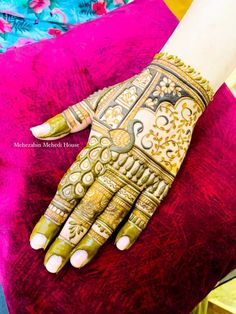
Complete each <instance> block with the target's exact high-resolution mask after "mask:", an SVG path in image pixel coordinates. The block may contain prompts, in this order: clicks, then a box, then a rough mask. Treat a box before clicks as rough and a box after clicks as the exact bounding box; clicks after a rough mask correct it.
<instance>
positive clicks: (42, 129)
mask: <svg viewBox="0 0 236 314" xmlns="http://www.w3.org/2000/svg"><path fill="white" fill-rule="evenodd" d="M30 131H31V132H32V134H33V136H34V137H36V138H39V139H41V138H45V137H46V136H47V135H49V134H50V132H51V127H50V124H49V123H47V122H46V123H43V124H40V125H37V126H35V127H33V128H30Z"/></svg>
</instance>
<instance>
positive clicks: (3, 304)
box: [0, 285, 8, 314]
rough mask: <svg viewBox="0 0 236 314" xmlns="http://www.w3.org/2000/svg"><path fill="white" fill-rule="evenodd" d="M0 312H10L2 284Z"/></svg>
mask: <svg viewBox="0 0 236 314" xmlns="http://www.w3.org/2000/svg"><path fill="white" fill-rule="evenodd" d="M0 313H1V314H8V310H7V305H6V301H5V298H4V294H3V290H2V286H1V285H0Z"/></svg>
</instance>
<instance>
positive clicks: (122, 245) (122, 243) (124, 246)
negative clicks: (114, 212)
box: [116, 236, 130, 251]
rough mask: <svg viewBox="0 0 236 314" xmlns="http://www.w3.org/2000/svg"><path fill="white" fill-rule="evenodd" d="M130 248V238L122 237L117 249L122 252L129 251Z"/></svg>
mask: <svg viewBox="0 0 236 314" xmlns="http://www.w3.org/2000/svg"><path fill="white" fill-rule="evenodd" d="M129 246H130V238H129V237H128V236H122V237H121V238H120V239H119V240H118V241H116V247H117V248H118V249H119V250H120V251H124V250H127V249H128V248H129Z"/></svg>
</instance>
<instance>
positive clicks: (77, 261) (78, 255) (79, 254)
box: [70, 250, 88, 268]
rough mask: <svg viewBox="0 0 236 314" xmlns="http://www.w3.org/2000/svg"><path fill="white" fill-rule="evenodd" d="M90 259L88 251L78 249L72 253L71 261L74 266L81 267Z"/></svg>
mask: <svg viewBox="0 0 236 314" xmlns="http://www.w3.org/2000/svg"><path fill="white" fill-rule="evenodd" d="M87 259H88V253H87V252H86V251H85V250H78V251H76V252H75V253H74V254H72V255H71V258H70V263H71V265H72V266H74V267H76V268H79V267H82V266H83V265H84V263H85V262H86V261H87Z"/></svg>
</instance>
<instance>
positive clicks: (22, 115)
mask: <svg viewBox="0 0 236 314" xmlns="http://www.w3.org/2000/svg"><path fill="white" fill-rule="evenodd" d="M176 25H177V20H176V19H175V17H174V16H173V15H172V14H171V13H170V11H169V10H168V8H167V7H166V6H165V5H164V3H163V2H162V1H161V0H145V1H143V0H136V1H135V2H133V3H131V4H129V5H127V6H124V7H122V8H120V9H118V10H116V11H113V12H112V13H110V14H108V15H106V16H105V17H102V18H99V19H97V20H95V21H92V22H88V23H86V24H82V25H80V26H78V27H76V28H75V29H73V30H71V31H69V32H68V33H67V34H65V35H62V36H61V37H58V38H56V39H53V40H46V41H43V42H40V43H37V44H33V45H30V46H26V47H23V48H19V49H15V50H12V51H9V52H7V53H5V54H3V55H1V56H0V65H1V80H0V105H1V111H0V112H1V118H0V119H1V121H0V125H1V148H0V150H1V163H0V165H1V173H0V191H1V218H0V219H1V222H0V240H1V251H0V254H1V255H0V263H1V266H0V270H1V282H2V284H3V287H4V292H5V294H6V299H7V304H8V307H9V310H10V313H17V314H21V313H24V314H25V313H57V314H58V313H81V314H87V313H103V314H104V313H114V314H115V313H164V314H169V313H170V314H172V313H181V314H182V313H189V311H190V310H191V309H192V308H193V307H194V306H195V305H196V304H197V303H198V302H199V301H200V300H201V299H202V298H203V297H204V296H205V295H206V294H207V293H208V292H209V291H210V290H211V288H213V286H214V285H215V284H216V283H217V281H218V280H219V279H221V278H222V277H223V276H224V275H226V274H227V273H228V272H229V271H230V270H232V268H234V267H235V266H236V258H235V255H236V254H235V253H236V252H235V251H236V245H235V234H236V213H235V208H236V198H235V184H236V178H235V173H236V166H235V153H236V123H235V117H236V107H235V98H234V97H233V96H232V94H231V93H230V92H229V90H228V89H227V88H226V87H225V86H224V87H222V88H221V90H220V91H219V92H218V93H217V95H216V97H215V100H214V101H213V102H212V103H211V104H210V105H209V108H208V109H207V111H206V113H205V114H204V116H203V117H202V118H201V120H200V122H199V123H198V125H197V127H196V130H195V134H194V136H193V141H192V144H191V149H190V151H189V154H188V156H187V158H186V160H185V162H184V164H183V166H182V169H181V171H180V173H179V175H178V178H177V179H176V182H175V183H174V185H173V188H172V190H171V192H170V193H169V195H168V197H167V198H166V200H165V201H164V203H163V205H162V206H161V208H160V211H159V213H158V214H156V215H155V217H154V218H153V219H152V221H151V223H150V224H149V226H148V228H147V230H146V231H145V232H144V233H143V235H142V236H141V237H140V239H139V241H138V242H137V243H136V244H135V246H134V247H133V248H132V249H131V250H129V251H127V252H120V251H118V250H117V249H116V248H115V246H114V245H113V242H114V237H113V238H112V239H111V240H110V241H108V243H107V244H106V245H105V246H104V247H103V248H102V249H101V251H100V253H99V254H98V256H97V257H96V258H95V259H94V261H93V262H92V263H90V264H89V265H88V266H86V267H84V268H83V269H81V270H76V269H73V268H72V267H71V266H67V267H65V269H64V270H63V271H62V272H61V273H59V274H58V275H52V274H49V273H48V272H47V271H46V270H45V268H44V266H43V257H44V253H43V252H35V251H33V250H32V249H31V248H30V246H29V241H28V239H29V236H30V233H31V231H32V229H33V226H34V225H35V223H36V222H37V220H38V219H39V217H40V216H41V214H42V213H43V212H44V210H45V208H46V207H47V205H48V204H49V202H50V200H51V198H52V197H53V195H54V193H55V191H56V185H57V183H58V182H59V180H60V178H61V176H62V175H63V173H64V172H65V171H66V169H67V168H68V167H69V165H70V164H71V163H72V162H73V160H74V158H75V156H76V155H77V153H78V151H79V150H80V149H82V147H83V146H84V145H85V143H86V140H87V137H88V130H85V131H83V132H81V133H80V134H74V135H73V136H70V137H68V138H65V139H62V140H60V141H57V143H62V145H63V143H65V142H70V143H79V144H80V148H79V149H76V148H70V149H68V148H63V147H62V148H16V147H14V143H17V142H19V143H21V142H23V143H32V142H35V143H37V144H38V143H41V144H42V142H40V141H38V140H35V139H34V138H33V137H32V135H31V133H30V131H29V128H30V127H31V126H34V125H37V124H39V123H42V122H43V121H44V120H45V119H47V118H49V117H51V116H52V115H54V114H56V113H58V112H59V111H61V110H63V109H65V108H66V107H67V106H68V105H72V104H73V103H75V102H77V101H79V100H81V99H82V98H84V97H86V96H88V95H89V94H90V93H91V92H93V91H95V90H97V89H99V88H102V87H104V86H108V85H112V84H114V83H117V82H119V81H122V80H124V79H126V78H128V77H130V76H132V75H133V74H135V73H138V72H139V71H140V70H141V69H142V68H143V67H144V66H145V65H147V64H148V63H149V62H150V61H151V59H152V57H153V55H154V54H155V53H156V52H157V51H159V50H160V48H161V47H162V46H163V44H164V43H165V41H166V40H167V39H168V37H169V36H170V34H171V33H172V31H173V30H174V28H175V27H176Z"/></svg>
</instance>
